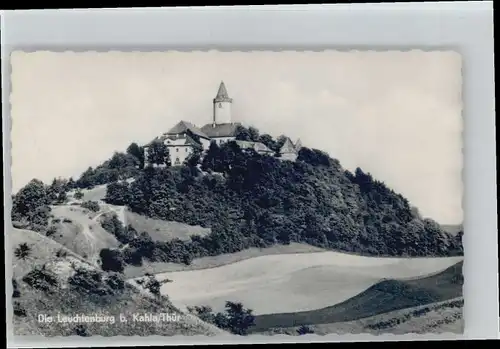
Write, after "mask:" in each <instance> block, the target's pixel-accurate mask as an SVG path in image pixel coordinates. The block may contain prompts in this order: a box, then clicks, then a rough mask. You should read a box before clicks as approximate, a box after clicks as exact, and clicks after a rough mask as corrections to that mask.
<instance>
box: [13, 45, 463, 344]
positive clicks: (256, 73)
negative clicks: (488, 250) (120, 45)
mask: <svg viewBox="0 0 500 349" xmlns="http://www.w3.org/2000/svg"><path fill="white" fill-rule="evenodd" d="M10 59H11V67H12V75H11V84H12V93H11V95H10V104H11V118H12V130H11V144H12V152H11V162H12V166H11V173H12V210H11V213H10V217H11V220H12V228H11V230H10V231H7V232H6V234H8V237H9V242H10V247H9V246H8V247H7V248H10V249H11V252H12V261H11V265H10V264H9V265H7V267H8V268H10V267H11V268H12V280H7V281H6V282H9V283H12V290H13V292H12V295H11V298H10V299H11V302H12V307H13V312H14V315H13V320H12V321H13V330H14V335H15V336H32V335H38V336H44V337H60V336H83V337H92V336H104V337H112V336H153V335H159V336H179V335H180V336H195V335H198V336H199V335H202V336H207V337H217V336H247V337H252V336H254V335H265V336H275V335H286V336H290V337H293V336H307V335H317V336H324V335H329V334H373V335H379V334H395V335H403V334H427V333H432V334H442V333H447V334H450V333H451V334H454V335H457V336H459V335H461V334H463V332H464V317H463V307H464V295H463V284H464V274H463V271H462V266H463V263H464V246H463V242H462V238H463V235H464V225H463V214H464V212H463V208H462V200H463V191H464V190H463V187H464V186H463V178H462V169H463V147H464V145H463V138H462V134H463V120H462V109H463V105H462V104H463V103H462V57H461V55H460V54H459V53H457V52H453V51H450V50H441V51H437V50H436V51H432V50H428V51H424V50H406V51H397V50H386V51H363V50H356V51H354V50H353V51H335V50H324V51H316V52H313V51H292V50H290V51H281V52H273V51H249V52H242V51H234V52H222V51H217V50H212V51H204V52H202V51H191V52H180V51H165V52H139V51H136V52H118V51H110V52H90V51H89V52H70V51H68V52H51V51H35V52H23V51H15V52H13V53H12V55H11V58H10ZM466 234H468V232H466Z"/></svg>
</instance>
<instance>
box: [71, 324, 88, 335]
mask: <svg viewBox="0 0 500 349" xmlns="http://www.w3.org/2000/svg"><path fill="white" fill-rule="evenodd" d="M73 333H74V334H76V335H77V336H80V337H90V333H89V331H88V329H87V327H86V326H84V325H77V326H76V327H75V328H74V329H73Z"/></svg>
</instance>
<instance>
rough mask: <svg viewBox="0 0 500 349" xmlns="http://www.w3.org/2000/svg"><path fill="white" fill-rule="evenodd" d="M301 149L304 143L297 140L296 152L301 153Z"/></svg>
mask: <svg viewBox="0 0 500 349" xmlns="http://www.w3.org/2000/svg"><path fill="white" fill-rule="evenodd" d="M300 148H302V142H301V141H300V139H297V142H295V150H297V151H299V150H300Z"/></svg>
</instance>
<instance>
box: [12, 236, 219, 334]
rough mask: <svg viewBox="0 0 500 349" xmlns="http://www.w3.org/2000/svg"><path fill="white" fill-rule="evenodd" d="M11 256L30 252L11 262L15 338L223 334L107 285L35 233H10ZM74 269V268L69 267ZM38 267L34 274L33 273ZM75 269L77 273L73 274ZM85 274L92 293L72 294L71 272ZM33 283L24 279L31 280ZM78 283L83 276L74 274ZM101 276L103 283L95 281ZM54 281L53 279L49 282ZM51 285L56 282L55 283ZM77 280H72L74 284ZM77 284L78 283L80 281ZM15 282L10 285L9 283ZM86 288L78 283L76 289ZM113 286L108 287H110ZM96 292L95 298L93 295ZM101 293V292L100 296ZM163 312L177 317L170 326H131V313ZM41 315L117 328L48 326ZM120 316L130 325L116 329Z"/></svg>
mask: <svg viewBox="0 0 500 349" xmlns="http://www.w3.org/2000/svg"><path fill="white" fill-rule="evenodd" d="M9 238H10V242H11V244H12V246H11V248H12V250H13V252H14V251H15V250H16V249H17V248H18V246H19V244H22V243H26V244H27V245H28V246H29V247H30V252H29V254H28V256H27V257H26V258H24V259H22V258H17V257H14V265H13V280H15V284H16V286H15V288H14V289H15V293H16V294H14V296H13V302H14V312H15V315H14V330H15V335H42V336H68V335H81V336H86V335H102V336H117V335H141V336H147V335H178V334H183V335H197V334H198V335H215V334H220V333H222V332H221V330H219V329H218V328H216V327H214V326H212V325H209V324H205V323H203V322H202V321H200V320H199V319H197V318H195V317H193V316H192V315H186V314H183V313H181V312H179V311H178V310H177V309H176V308H175V307H174V306H172V304H171V303H170V302H168V301H167V300H163V299H156V298H153V297H148V296H147V295H145V294H144V292H140V291H139V290H138V289H136V288H135V287H132V286H130V285H128V284H122V286H123V287H120V283H119V282H118V283H117V284H113V283H109V282H108V281H109V280H110V279H112V280H114V281H119V280H120V279H119V278H116V277H111V275H110V274H107V273H103V272H102V271H99V270H97V269H96V268H95V267H94V266H92V265H91V264H90V263H87V262H86V261H84V260H83V259H82V258H81V257H79V256H77V255H75V254H74V253H72V252H71V251H69V250H68V249H66V248H64V247H63V246H61V245H60V244H58V243H57V242H55V241H53V240H50V239H48V238H46V237H44V236H42V235H40V234H38V233H36V232H33V231H28V230H19V229H15V230H14V231H12V232H10V235H9ZM71 264H75V266H71ZM37 267H38V268H37ZM75 268H76V269H75ZM79 268H83V269H84V270H87V271H89V273H90V274H88V275H90V276H91V277H90V278H87V279H85V278H84V279H83V280H86V282H90V283H91V284H92V286H93V287H92V288H88V289H86V290H85V291H84V290H83V289H82V288H79V289H75V288H74V284H71V283H69V282H68V281H69V280H70V279H71V276H72V275H73V276H74V275H75V274H77V272H76V271H75V270H80V269H79ZM34 271H36V275H35V276H34V277H29V276H32V275H34ZM79 275H80V276H81V277H83V276H84V275H86V274H85V273H80V274H79ZM96 275H101V276H102V279H100V278H99V277H96ZM52 278H54V279H52ZM54 280H55V281H54ZM75 280H78V279H77V278H73V281H75ZM81 280H82V279H80V281H81ZM13 282H14V281H13ZM85 284H86V283H80V287H83V286H82V285H85ZM109 285H113V287H111V286H109ZM97 291H99V293H95V292H97ZM104 291H105V292H104ZM159 312H165V313H170V314H174V313H175V314H178V315H179V318H178V320H177V321H170V322H159V323H154V322H133V321H131V319H133V314H135V313H138V314H140V313H155V314H157V313H159ZM40 314H45V315H47V316H53V317H54V319H56V318H57V314H59V315H60V316H61V317H62V316H64V315H67V316H72V315H75V314H80V315H81V314H83V315H86V316H92V315H94V314H100V315H101V316H115V317H116V322H114V323H112V322H109V321H108V322H100V323H95V322H94V323H85V324H83V325H81V324H80V325H78V324H76V323H69V322H57V321H54V322H52V323H47V322H40V321H38V320H39V319H38V316H39V315H40ZM119 314H124V315H125V316H127V317H128V318H129V319H130V321H129V322H128V323H119V322H118V320H117V319H118V316H119Z"/></svg>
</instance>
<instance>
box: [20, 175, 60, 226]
mask: <svg viewBox="0 0 500 349" xmlns="http://www.w3.org/2000/svg"><path fill="white" fill-rule="evenodd" d="M50 203H51V198H50V197H49V195H48V189H47V188H46V186H45V185H44V184H43V182H42V181H40V180H38V179H33V180H31V181H30V182H29V183H28V184H27V185H26V186H24V187H23V188H21V190H19V192H18V193H17V194H16V195H14V196H13V198H12V211H11V217H12V221H13V222H14V221H15V222H20V223H21V224H23V225H24V227H26V228H28V229H33V230H37V231H43V230H45V229H46V227H47V225H48V219H49V213H50V208H49V206H48V205H49V204H50Z"/></svg>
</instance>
